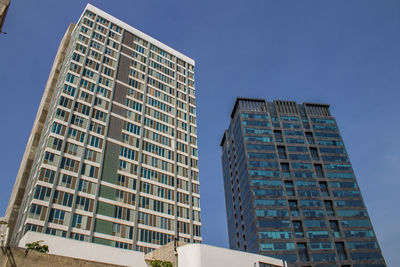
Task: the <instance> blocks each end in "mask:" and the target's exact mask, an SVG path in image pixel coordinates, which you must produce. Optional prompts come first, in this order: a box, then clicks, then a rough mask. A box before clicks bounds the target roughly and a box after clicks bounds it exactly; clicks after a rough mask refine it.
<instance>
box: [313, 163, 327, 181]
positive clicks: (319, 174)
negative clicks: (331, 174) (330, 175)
mask: <svg viewBox="0 0 400 267" xmlns="http://www.w3.org/2000/svg"><path fill="white" fill-rule="evenodd" d="M314 169H315V172H316V173H317V177H318V178H323V177H325V175H324V172H323V171H322V165H321V164H314Z"/></svg>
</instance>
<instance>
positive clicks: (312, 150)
mask: <svg viewBox="0 0 400 267" xmlns="http://www.w3.org/2000/svg"><path fill="white" fill-rule="evenodd" d="M310 153H311V157H312V159H313V160H319V156H318V151H317V149H316V148H315V147H310Z"/></svg>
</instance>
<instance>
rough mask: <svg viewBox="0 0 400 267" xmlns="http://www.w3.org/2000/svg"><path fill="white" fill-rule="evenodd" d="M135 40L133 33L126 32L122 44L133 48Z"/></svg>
mask: <svg viewBox="0 0 400 267" xmlns="http://www.w3.org/2000/svg"><path fill="white" fill-rule="evenodd" d="M134 38H135V36H134V35H133V34H132V33H130V32H128V31H124V37H123V39H122V43H123V44H124V45H127V46H129V47H131V46H132V44H133V39H134Z"/></svg>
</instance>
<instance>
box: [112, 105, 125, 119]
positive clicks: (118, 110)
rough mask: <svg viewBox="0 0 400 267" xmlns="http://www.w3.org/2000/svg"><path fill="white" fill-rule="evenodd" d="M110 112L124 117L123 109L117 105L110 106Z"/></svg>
mask: <svg viewBox="0 0 400 267" xmlns="http://www.w3.org/2000/svg"><path fill="white" fill-rule="evenodd" d="M111 112H114V113H115V114H118V115H120V116H124V115H125V110H124V108H122V107H120V106H117V105H112V107H111Z"/></svg>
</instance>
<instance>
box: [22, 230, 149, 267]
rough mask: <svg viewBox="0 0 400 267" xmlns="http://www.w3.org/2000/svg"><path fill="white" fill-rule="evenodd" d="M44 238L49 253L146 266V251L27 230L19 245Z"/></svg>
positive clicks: (23, 245)
mask: <svg viewBox="0 0 400 267" xmlns="http://www.w3.org/2000/svg"><path fill="white" fill-rule="evenodd" d="M39 240H43V241H44V242H42V243H41V244H42V245H43V244H45V245H47V246H49V254H54V255H59V256H65V257H71V258H78V259H85V260H90V261H98V262H103V263H110V264H116V265H123V266H132V267H146V266H147V265H146V263H145V261H144V255H145V254H144V253H142V252H138V251H133V250H125V249H120V248H113V247H109V246H104V245H99V244H94V243H88V242H83V241H77V240H73V239H68V238H63V237H58V236H52V235H46V234H42V233H36V232H30V231H29V232H27V233H26V234H25V235H24V236H23V237H22V238H21V240H20V242H19V245H18V246H19V247H21V248H25V244H26V243H32V242H36V241H39Z"/></svg>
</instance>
